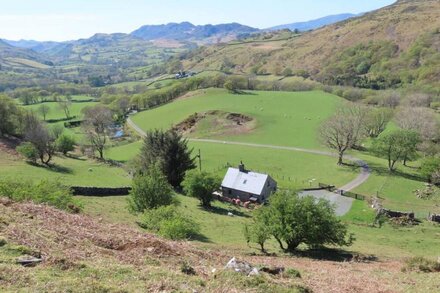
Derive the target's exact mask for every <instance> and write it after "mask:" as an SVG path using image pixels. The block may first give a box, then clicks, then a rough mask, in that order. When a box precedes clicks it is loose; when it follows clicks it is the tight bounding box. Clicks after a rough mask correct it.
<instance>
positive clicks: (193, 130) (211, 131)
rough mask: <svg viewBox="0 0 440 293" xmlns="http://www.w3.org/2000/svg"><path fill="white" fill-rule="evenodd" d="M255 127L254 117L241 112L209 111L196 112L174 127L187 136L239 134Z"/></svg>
mask: <svg viewBox="0 0 440 293" xmlns="http://www.w3.org/2000/svg"><path fill="white" fill-rule="evenodd" d="M254 128H255V120H254V119H253V118H252V117H249V116H246V115H244V114H240V113H229V112H223V111H217V110H214V111H207V112H202V113H194V114H192V115H191V116H189V117H188V118H187V119H185V120H184V121H182V122H180V123H179V124H177V125H175V126H174V127H173V129H174V130H176V131H178V132H180V133H182V134H183V135H185V136H191V137H194V136H200V137H210V136H218V135H238V134H243V133H247V132H250V131H251V130H252V129H254Z"/></svg>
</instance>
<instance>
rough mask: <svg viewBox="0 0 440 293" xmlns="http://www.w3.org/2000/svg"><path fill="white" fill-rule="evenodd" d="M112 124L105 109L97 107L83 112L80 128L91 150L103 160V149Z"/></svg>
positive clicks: (109, 114)
mask: <svg viewBox="0 0 440 293" xmlns="http://www.w3.org/2000/svg"><path fill="white" fill-rule="evenodd" d="M112 124H113V115H112V112H111V111H110V109H108V108H107V107H105V106H103V105H97V106H94V107H90V108H86V109H85V110H84V122H83V125H82V128H83V130H84V132H85V134H86V138H87V140H88V142H89V143H90V144H91V145H92V147H93V149H94V150H95V151H97V152H98V153H99V157H100V158H101V159H103V158H104V148H105V145H106V143H107V138H108V136H109V134H110V128H111V125H112Z"/></svg>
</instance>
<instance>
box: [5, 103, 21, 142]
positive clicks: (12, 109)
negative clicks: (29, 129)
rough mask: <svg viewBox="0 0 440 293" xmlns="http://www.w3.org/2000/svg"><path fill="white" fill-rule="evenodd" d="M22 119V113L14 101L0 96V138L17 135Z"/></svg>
mask: <svg viewBox="0 0 440 293" xmlns="http://www.w3.org/2000/svg"><path fill="white" fill-rule="evenodd" d="M22 117H23V112H22V111H21V110H20V108H19V107H18V105H17V103H15V102H14V100H12V99H11V98H9V97H8V96H4V95H0V136H4V135H16V134H18V133H19V132H20V121H21V120H22Z"/></svg>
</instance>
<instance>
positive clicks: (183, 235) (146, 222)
mask: <svg viewBox="0 0 440 293" xmlns="http://www.w3.org/2000/svg"><path fill="white" fill-rule="evenodd" d="M138 224H139V226H141V227H142V228H144V229H147V230H150V231H153V232H156V233H158V234H159V235H161V236H163V237H166V238H169V239H172V240H182V239H189V238H191V237H193V236H195V235H197V234H198V233H199V231H200V227H199V225H198V224H197V223H195V222H194V221H193V220H191V219H190V218H188V217H185V216H184V215H182V214H181V213H180V212H179V211H177V209H176V207H175V206H166V207H164V206H162V207H159V208H156V209H152V210H147V211H145V212H144V214H143V215H142V217H141V220H140V221H139V223H138Z"/></svg>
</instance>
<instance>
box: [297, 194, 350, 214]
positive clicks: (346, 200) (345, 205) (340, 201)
mask: <svg viewBox="0 0 440 293" xmlns="http://www.w3.org/2000/svg"><path fill="white" fill-rule="evenodd" d="M299 196H313V197H314V198H316V199H320V198H323V199H326V200H328V201H330V202H331V203H332V204H334V205H335V213H336V215H337V216H343V215H345V214H346V213H348V212H349V211H350V209H351V205H352V204H353V201H354V200H355V199H353V198H350V197H345V196H341V195H339V194H336V193H333V192H330V191H328V190H312V191H302V192H300V193H299Z"/></svg>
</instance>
